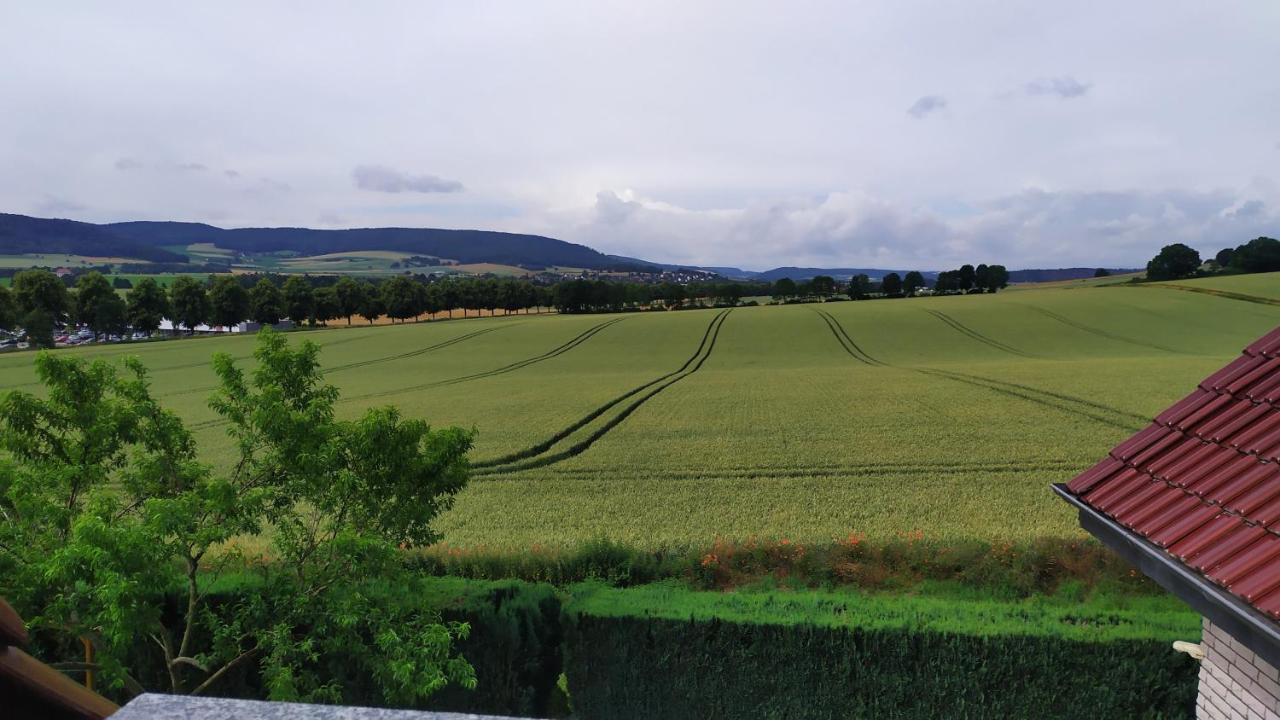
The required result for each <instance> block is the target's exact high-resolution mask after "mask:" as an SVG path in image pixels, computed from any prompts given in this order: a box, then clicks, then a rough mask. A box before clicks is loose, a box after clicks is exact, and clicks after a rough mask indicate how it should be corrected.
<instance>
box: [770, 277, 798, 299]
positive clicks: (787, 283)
mask: <svg viewBox="0 0 1280 720" xmlns="http://www.w3.org/2000/svg"><path fill="white" fill-rule="evenodd" d="M795 296H796V281H795V280H792V279H791V278H789V277H784V278H778V280H777V281H776V282H774V283H773V299H775V300H782V301H783V302H786V301H787V300H790V299H791V298H793V297H795Z"/></svg>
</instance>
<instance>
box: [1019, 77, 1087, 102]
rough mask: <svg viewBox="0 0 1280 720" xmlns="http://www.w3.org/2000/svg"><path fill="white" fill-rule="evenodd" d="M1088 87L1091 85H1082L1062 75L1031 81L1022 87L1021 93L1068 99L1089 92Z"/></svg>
mask: <svg viewBox="0 0 1280 720" xmlns="http://www.w3.org/2000/svg"><path fill="white" fill-rule="evenodd" d="M1090 87H1092V85H1088V84H1085V83H1082V82H1080V81H1079V80H1076V79H1075V78H1073V77H1071V76H1070V75H1063V76H1062V77H1056V78H1042V79H1040V80H1032V81H1031V82H1029V83H1027V84H1026V85H1025V86H1024V87H1023V92H1025V93H1026V94H1028V95H1057V96H1058V97H1060V98H1065V99H1070V98H1077V97H1080V96H1081V95H1084V94H1085V93H1087V92H1089V88H1090Z"/></svg>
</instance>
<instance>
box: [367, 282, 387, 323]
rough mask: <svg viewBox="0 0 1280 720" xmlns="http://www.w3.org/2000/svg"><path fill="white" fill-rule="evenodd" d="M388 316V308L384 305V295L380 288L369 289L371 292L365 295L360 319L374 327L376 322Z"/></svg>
mask: <svg viewBox="0 0 1280 720" xmlns="http://www.w3.org/2000/svg"><path fill="white" fill-rule="evenodd" d="M386 314H387V308H386V306H384V305H383V304H382V293H381V292H379V291H378V288H376V287H372V288H369V292H367V293H365V296H364V302H363V303H361V304H360V317H362V318H364V319H365V320H368V321H369V324H370V325H372V324H373V322H374V321H375V320H377V319H378V318H380V317H382V316H383V315H386Z"/></svg>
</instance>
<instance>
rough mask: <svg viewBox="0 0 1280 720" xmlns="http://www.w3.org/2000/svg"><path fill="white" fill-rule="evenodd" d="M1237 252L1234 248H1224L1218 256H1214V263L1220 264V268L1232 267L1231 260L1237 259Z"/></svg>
mask: <svg viewBox="0 0 1280 720" xmlns="http://www.w3.org/2000/svg"><path fill="white" fill-rule="evenodd" d="M1235 254H1236V251H1235V250H1234V249H1232V248H1222V249H1221V250H1219V251H1218V254H1217V255H1214V256H1213V260H1214V262H1216V263H1218V267H1227V266H1229V265H1231V259H1232V258H1233V257H1235Z"/></svg>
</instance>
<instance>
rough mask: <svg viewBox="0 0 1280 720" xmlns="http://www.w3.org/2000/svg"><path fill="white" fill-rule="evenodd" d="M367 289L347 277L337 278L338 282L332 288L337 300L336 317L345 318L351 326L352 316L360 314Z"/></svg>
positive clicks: (362, 284)
mask: <svg viewBox="0 0 1280 720" xmlns="http://www.w3.org/2000/svg"><path fill="white" fill-rule="evenodd" d="M367 287H368V286H367V285H365V284H364V283H360V282H356V281H355V280H354V279H352V278H351V276H349V275H343V276H342V277H341V278H338V282H337V283H336V284H335V285H334V286H333V290H334V292H335V293H336V294H337V300H338V313H337V315H338V316H341V317H344V318H346V319H347V324H348V325H350V324H351V316H352V315H358V314H360V308H361V306H362V305H364V301H365V294H366V293H367V292H368V290H367Z"/></svg>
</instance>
